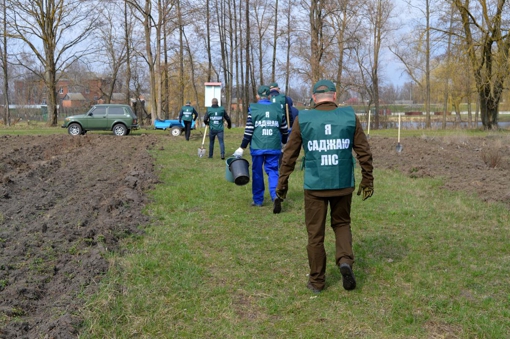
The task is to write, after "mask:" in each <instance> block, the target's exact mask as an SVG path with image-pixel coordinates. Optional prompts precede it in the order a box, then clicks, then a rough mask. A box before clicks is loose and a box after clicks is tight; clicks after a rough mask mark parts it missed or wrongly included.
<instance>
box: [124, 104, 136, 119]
mask: <svg viewBox="0 0 510 339" xmlns="http://www.w3.org/2000/svg"><path fill="white" fill-rule="evenodd" d="M126 110H127V111H128V113H129V115H131V116H132V117H133V118H134V117H136V115H135V112H133V110H132V109H131V107H129V106H128V107H126Z"/></svg>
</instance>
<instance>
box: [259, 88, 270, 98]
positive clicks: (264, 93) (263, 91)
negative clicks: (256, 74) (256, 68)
mask: <svg viewBox="0 0 510 339" xmlns="http://www.w3.org/2000/svg"><path fill="white" fill-rule="evenodd" d="M257 93H258V95H259V96H261V97H267V96H269V87H267V86H260V87H259V89H258V90H257Z"/></svg>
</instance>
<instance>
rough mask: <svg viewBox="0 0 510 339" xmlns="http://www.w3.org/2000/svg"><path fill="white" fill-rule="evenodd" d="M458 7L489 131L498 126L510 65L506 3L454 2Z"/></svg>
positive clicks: (479, 0)
mask: <svg viewBox="0 0 510 339" xmlns="http://www.w3.org/2000/svg"><path fill="white" fill-rule="evenodd" d="M452 1H453V3H454V5H455V7H456V8H457V10H458V12H459V14H460V17H461V20H462V27H463V33H464V37H463V40H464V44H465V47H466V50H467V54H468V57H469V60H470V62H471V66H472V71H473V75H474V78H475V82H476V87H477V91H478V96H479V99H480V113H481V118H482V124H483V126H484V128H485V129H492V128H497V127H498V114H499V103H500V101H501V96H502V92H503V89H504V84H505V80H506V79H507V78H508V76H509V74H510V66H509V63H508V58H509V50H510V34H508V29H509V27H508V26H507V20H503V14H504V10H505V9H507V8H508V6H507V4H506V2H507V1H506V0H497V1H486V0H478V1H474V4H473V3H471V1H470V0H452Z"/></svg>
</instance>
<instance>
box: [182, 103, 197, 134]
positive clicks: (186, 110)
mask: <svg viewBox="0 0 510 339" xmlns="http://www.w3.org/2000/svg"><path fill="white" fill-rule="evenodd" d="M197 117H198V113H197V111H195V108H194V107H193V106H191V102H189V101H187V102H186V105H185V106H182V108H181V111H180V112H179V123H180V124H182V122H184V135H185V136H186V140H187V141H189V137H190V135H191V125H192V124H193V121H196V120H197Z"/></svg>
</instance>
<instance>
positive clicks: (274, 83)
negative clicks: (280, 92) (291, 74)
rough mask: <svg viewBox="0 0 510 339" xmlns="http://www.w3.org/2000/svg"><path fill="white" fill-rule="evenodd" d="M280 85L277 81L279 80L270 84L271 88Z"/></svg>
mask: <svg viewBox="0 0 510 339" xmlns="http://www.w3.org/2000/svg"><path fill="white" fill-rule="evenodd" d="M278 87H279V86H278V83H277V82H273V83H271V85H269V88H270V89H271V88H278Z"/></svg>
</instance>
